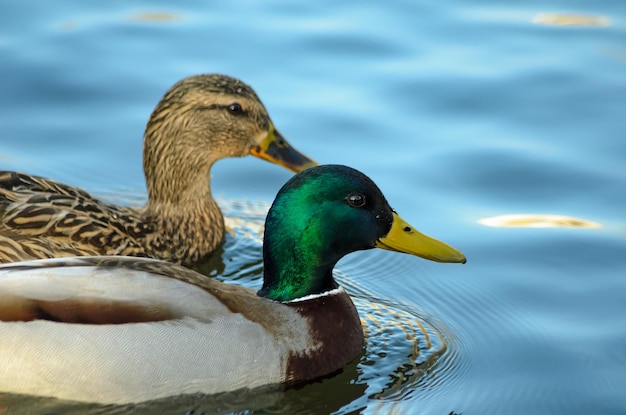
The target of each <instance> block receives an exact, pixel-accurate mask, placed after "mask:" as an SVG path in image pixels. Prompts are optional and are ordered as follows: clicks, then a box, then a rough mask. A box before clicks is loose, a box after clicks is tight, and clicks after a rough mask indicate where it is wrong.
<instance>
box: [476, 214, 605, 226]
mask: <svg viewBox="0 0 626 415" xmlns="http://www.w3.org/2000/svg"><path fill="white" fill-rule="evenodd" d="M478 223H480V224H481V225H485V226H494V227H508V228H601V227H602V225H601V224H599V223H597V222H593V221H590V220H585V219H579V218H572V217H570V216H561V215H536V214H517V215H500V216H494V217H491V218H484V219H479V220H478Z"/></svg>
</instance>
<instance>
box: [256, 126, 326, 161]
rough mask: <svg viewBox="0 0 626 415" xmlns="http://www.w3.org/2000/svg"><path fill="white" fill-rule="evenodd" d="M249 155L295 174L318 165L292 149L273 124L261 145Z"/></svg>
mask: <svg viewBox="0 0 626 415" xmlns="http://www.w3.org/2000/svg"><path fill="white" fill-rule="evenodd" d="M250 154H252V155H253V156H255V157H258V158H261V159H263V160H267V161H269V162H271V163H274V164H278V165H279V166H283V167H285V168H287V169H289V170H291V171H293V172H296V173H297V172H300V171H302V170H306V169H308V168H309V167H313V166H317V165H318V163H316V162H315V161H313V160H311V159H310V158H308V157H307V156H305V155H304V154H302V153H301V152H299V151H298V150H296V149H295V148H293V147H292V146H291V144H289V142H288V141H287V140H286V139H285V138H284V137H283V136H282V134H280V133H279V132H278V131H276V129H275V128H274V125H273V124H272V125H270V131H269V133H268V134H267V137H265V139H263V141H262V142H261V144H259V145H258V146H256V147H252V149H251V150H250Z"/></svg>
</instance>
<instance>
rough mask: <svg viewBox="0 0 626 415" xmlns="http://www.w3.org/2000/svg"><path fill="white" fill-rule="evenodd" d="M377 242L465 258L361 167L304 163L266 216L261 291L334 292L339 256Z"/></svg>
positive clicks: (275, 294)
mask: <svg viewBox="0 0 626 415" xmlns="http://www.w3.org/2000/svg"><path fill="white" fill-rule="evenodd" d="M375 247H379V248H384V249H390V250H394V251H400V252H406V253H410V254H414V255H418V256H422V257H424V258H428V259H431V260H435V261H440V262H465V257H464V256H463V254H461V253H460V252H458V251H457V250H455V249H454V248H452V247H450V246H448V245H446V244H444V243H443V242H439V241H437V240H435V239H432V238H430V237H427V236H426V235H423V234H421V233H419V232H417V231H416V230H415V229H414V228H412V227H411V226H410V225H409V224H408V223H406V222H404V221H403V220H402V219H401V218H400V217H399V216H398V215H397V214H396V213H395V212H394V211H393V210H392V209H391V207H390V206H389V204H388V203H387V200H386V199H385V197H384V196H383V194H382V192H381V191H380V189H379V188H378V186H376V184H375V183H374V182H373V181H372V180H370V179H369V178H368V177H367V176H365V175H364V174H362V173H361V172H359V171H357V170H354V169H352V168H350V167H346V166H340V165H323V166H317V167H313V168H310V169H307V170H305V171H303V172H301V173H299V174H297V175H296V176H294V177H293V178H291V180H289V181H288V182H287V183H286V184H285V185H284V186H283V187H282V189H280V191H279V192H278V195H277V196H276V199H275V200H274V203H273V205H272V207H271V208H270V211H269V213H268V214H267V219H266V221H265V237H264V241H263V259H264V266H265V268H264V281H263V288H262V289H261V290H260V291H259V295H260V296H262V297H266V298H269V299H272V300H276V301H291V300H294V299H297V298H300V297H304V296H307V295H311V294H321V293H323V292H325V291H328V290H332V289H333V288H336V287H337V284H336V282H335V281H334V279H333V277H332V269H333V267H334V266H335V264H336V263H337V261H339V260H340V259H341V258H342V257H343V256H345V255H346V254H349V253H351V252H355V251H358V250H363V249H370V248H375Z"/></svg>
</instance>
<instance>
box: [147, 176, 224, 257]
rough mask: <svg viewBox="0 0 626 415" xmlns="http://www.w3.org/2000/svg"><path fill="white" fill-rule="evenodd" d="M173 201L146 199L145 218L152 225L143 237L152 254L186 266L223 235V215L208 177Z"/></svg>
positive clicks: (213, 247)
mask: <svg viewBox="0 0 626 415" xmlns="http://www.w3.org/2000/svg"><path fill="white" fill-rule="evenodd" d="M187 193H188V194H187V195H184V197H183V198H180V199H178V200H177V201H176V203H172V202H170V203H168V202H162V201H160V202H157V201H155V200H153V199H151V200H149V201H148V204H147V205H146V207H145V209H144V220H145V222H147V223H149V224H150V225H151V227H152V228H153V232H152V233H151V234H149V236H148V237H147V238H146V239H147V240H146V243H147V245H148V248H149V249H150V250H152V251H153V253H152V255H151V256H156V257H158V258H161V259H165V260H167V261H169V262H174V263H179V264H183V265H187V266H191V265H195V264H197V263H198V262H200V261H202V260H203V259H204V258H205V257H206V256H207V255H209V254H210V253H211V252H213V251H214V250H215V249H216V248H217V247H218V246H219V244H220V243H221V241H222V239H223V238H224V229H225V227H224V217H223V216H222V212H221V210H220V208H219V206H218V205H217V202H215V200H214V199H213V197H212V195H211V188H210V184H209V182H208V178H206V179H204V180H199V181H198V182H197V185H196V186H195V187H192V188H190V189H188V192H187Z"/></svg>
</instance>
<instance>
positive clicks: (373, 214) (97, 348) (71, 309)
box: [0, 165, 465, 404]
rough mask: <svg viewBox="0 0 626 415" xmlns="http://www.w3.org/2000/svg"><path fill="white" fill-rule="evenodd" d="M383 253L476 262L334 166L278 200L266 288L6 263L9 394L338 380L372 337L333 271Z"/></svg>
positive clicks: (85, 260) (269, 227)
mask: <svg viewBox="0 0 626 415" xmlns="http://www.w3.org/2000/svg"><path fill="white" fill-rule="evenodd" d="M374 247H378V248H384V249H389V250H392V251H399V252H406V253H409V254H413V255H417V256H421V257H423V258H427V259H430V260H434V261H439V262H465V257H464V256H463V254H462V253H460V252H459V251H457V250H456V249H454V248H452V247H450V246H448V245H446V244H444V243H443V242H439V241H437V240H435V239H432V238H430V237H428V236H425V235H423V234H421V233H419V232H418V231H416V230H415V229H414V228H413V227H411V226H410V225H409V224H408V223H406V222H405V221H404V220H402V218H400V217H399V216H398V215H397V214H396V213H395V212H394V211H393V210H392V209H391V208H390V207H389V205H388V204H387V201H386V200H385V197H384V196H383V194H382V193H381V192H380V190H379V189H378V187H376V185H375V184H374V183H373V182H372V181H371V180H370V179H369V178H367V177H366V176H365V175H363V174H362V173H360V172H358V171H356V170H353V169H351V168H349V167H345V166H334V165H326V166H319V167H314V168H311V169H309V170H306V171H304V172H302V173H299V174H298V175H296V176H295V177H294V178H292V179H291V180H289V181H288V182H287V183H286V184H285V185H284V186H283V188H282V189H281V190H280V192H279V193H278V196H277V197H276V200H275V201H274V204H273V205H272V207H271V209H270V211H269V213H268V216H267V219H266V223H265V236H264V245H263V259H264V264H265V267H264V276H263V278H264V280H263V288H262V289H261V290H260V291H259V292H258V293H255V292H253V291H252V290H251V289H249V288H245V287H241V286H236V285H232V284H225V283H222V282H218V281H214V280H211V279H209V278H206V277H204V276H202V275H200V274H198V273H196V272H194V271H191V270H189V269H186V268H183V267H180V266H178V265H175V264H171V263H167V262H162V261H157V260H153V259H147V258H128V257H82V258H72V259H52V260H44V261H33V262H25V263H16V264H7V265H3V266H0V333H2V341H1V342H0V391H1V392H8V393H20V394H31V395H39V396H51V397H57V398H61V399H67V400H77V401H89V402H99V403H117V404H123V403H131V402H140V401H145V400H151V399H157V398H163V397H167V396H173V395H178V394H189V393H219V392H224V391H233V390H237V389H241V388H255V387H260V386H264V385H274V384H282V385H283V386H289V385H293V384H297V383H301V382H305V381H308V380H311V379H315V378H318V377H322V376H325V375H329V374H332V373H334V372H336V371H338V370H340V369H341V368H342V367H343V366H345V365H346V364H347V363H349V362H350V361H351V360H353V359H355V358H356V357H358V356H359V354H360V353H361V352H362V348H363V341H364V338H363V330H362V328H361V324H360V320H359V316H358V314H357V311H356V308H355V307H354V304H353V303H352V301H351V299H350V297H349V296H348V294H347V293H346V292H345V291H344V290H343V289H342V288H340V287H339V286H338V285H337V283H336V282H335V280H334V279H333V275H332V269H333V267H334V265H335V264H336V263H337V261H338V260H339V259H340V258H342V257H343V256H344V255H346V254H348V253H350V252H354V251H357V250H362V249H370V248H374Z"/></svg>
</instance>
